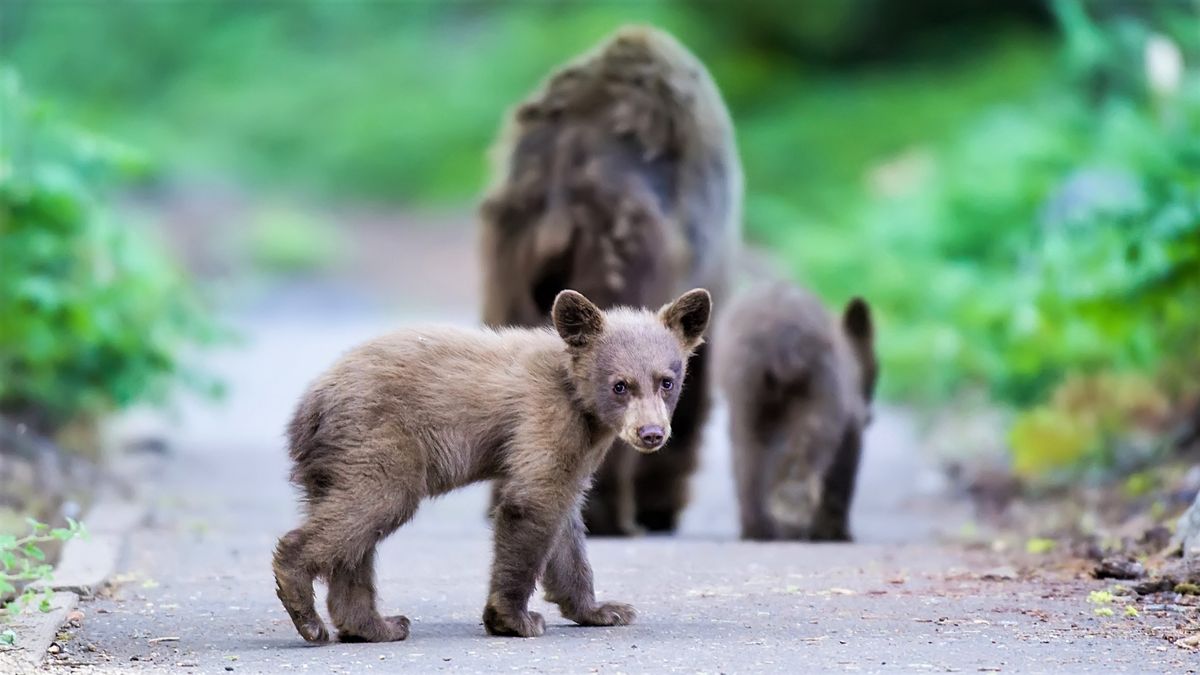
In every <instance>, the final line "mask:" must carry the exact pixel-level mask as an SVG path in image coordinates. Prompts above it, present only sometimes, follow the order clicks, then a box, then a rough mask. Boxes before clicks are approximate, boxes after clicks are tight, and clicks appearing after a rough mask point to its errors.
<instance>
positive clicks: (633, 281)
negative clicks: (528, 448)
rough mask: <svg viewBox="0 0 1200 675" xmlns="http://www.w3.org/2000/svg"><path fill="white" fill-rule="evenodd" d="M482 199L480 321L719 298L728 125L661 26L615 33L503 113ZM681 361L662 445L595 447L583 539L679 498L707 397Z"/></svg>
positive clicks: (696, 367)
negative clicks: (686, 297) (669, 428)
mask: <svg viewBox="0 0 1200 675" xmlns="http://www.w3.org/2000/svg"><path fill="white" fill-rule="evenodd" d="M493 160H494V164H495V168H494V171H493V175H494V183H493V185H492V187H491V188H490V189H489V192H488V195H487V197H486V199H485V201H484V202H483V205H482V208H481V238H482V241H481V248H482V254H483V269H484V275H483V276H484V282H485V288H484V307H483V319H484V322H485V323H486V324H488V325H490V326H494V327H498V326H506V325H520V326H540V325H544V324H545V323H546V321H547V319H548V318H549V313H550V304H551V301H552V300H553V299H554V297H555V294H556V293H558V292H559V291H560V290H562V289H564V288H572V289H575V290H578V291H580V292H582V293H584V294H585V295H587V296H588V297H589V298H590V299H592V300H593V301H595V302H596V303H597V304H598V305H599V306H600V307H614V306H621V305H626V306H631V307H657V306H659V305H661V304H662V303H664V302H666V301H667V300H669V299H670V298H671V297H673V296H674V295H675V294H677V293H679V292H681V291H682V290H684V289H686V288H691V287H694V286H703V287H706V288H708V289H709V290H710V291H711V292H712V293H713V296H714V298H715V299H716V300H717V302H718V303H719V302H720V299H721V297H722V295H723V293H724V290H725V286H726V281H727V277H728V274H729V267H730V261H731V260H732V259H733V256H734V254H735V249H736V246H737V243H738V240H739V229H740V223H739V219H740V211H741V192H742V174H741V166H740V164H739V161H738V158H737V154H736V150H735V146H734V138H733V127H732V124H731V123H730V120H729V114H728V112H727V111H726V109H725V105H724V103H723V102H722V100H721V96H720V94H719V93H718V91H717V88H716V86H715V85H714V84H713V81H712V78H711V77H709V75H708V72H707V71H706V70H705V68H704V66H703V65H701V64H700V62H699V61H697V60H696V58H695V57H694V56H692V55H691V54H690V53H689V52H688V51H687V50H686V49H684V48H683V47H682V46H681V45H680V44H679V43H678V42H676V41H675V40H674V39H673V38H672V37H670V36H669V35H667V34H665V33H662V32H660V31H657V30H654V29H650V28H643V27H627V28H624V29H622V30H620V31H618V32H617V33H616V34H615V35H614V36H612V37H611V38H609V39H608V40H606V41H605V42H603V43H602V44H601V45H600V46H599V47H598V48H596V49H595V50H594V51H592V52H590V53H588V54H585V55H583V56H582V57H580V58H579V59H577V60H576V61H574V62H572V63H569V64H567V65H566V66H564V67H562V68H561V69H559V70H558V71H557V72H555V73H554V74H553V75H551V76H550V77H549V79H547V80H546V82H545V83H543V85H542V86H541V87H540V88H539V89H538V90H537V91H536V92H534V93H533V94H532V95H531V96H530V97H529V98H528V99H527V100H526V101H525V102H523V103H521V104H520V105H519V106H517V107H516V109H515V110H514V111H513V112H512V113H511V114H510V115H509V116H508V118H507V119H506V121H505V126H504V129H503V130H502V132H501V134H500V139H499V141H498V142H497V144H496V146H495V148H494V150H493ZM706 360H707V356H706V354H705V352H704V351H703V350H701V351H700V352H699V353H697V354H696V355H695V357H694V358H693V359H692V372H691V375H690V377H689V378H688V384H689V386H688V389H687V391H685V392H684V394H683V400H682V401H681V402H680V404H679V409H678V410H677V411H676V416H675V431H676V433H675V435H674V436H673V437H672V440H671V443H670V444H669V445H668V446H667V447H666V448H664V449H663V451H662V452H659V453H656V454H655V455H638V454H637V453H635V452H633V451H632V450H631V449H630V448H629V447H627V446H626V445H624V444H622V443H618V444H617V446H616V447H615V448H614V449H613V451H612V452H610V453H609V456H608V459H607V461H606V463H605V465H604V467H603V469H602V470H601V472H600V473H599V474H598V476H597V479H596V485H595V487H594V488H593V490H592V492H591V495H590V496H589V500H588V507H587V510H586V511H585V517H586V521H587V527H588V531H589V532H591V533H593V534H609V535H615V534H631V533H633V532H635V531H637V529H638V527H637V525H636V524H635V521H636V523H640V524H641V526H643V527H647V528H649V529H652V530H671V529H673V528H674V526H675V521H676V518H677V516H678V514H679V511H680V510H681V509H682V508H683V506H684V504H685V503H686V500H687V489H686V488H687V485H686V481H687V477H688V475H689V474H690V473H691V472H692V471H693V469H694V467H695V464H696V450H697V445H698V441H699V432H700V428H701V426H702V425H703V422H704V417H705V414H706V411H707V407H708V392H707V389H708V385H707V370H708V369H707V368H706V367H705V361H706Z"/></svg>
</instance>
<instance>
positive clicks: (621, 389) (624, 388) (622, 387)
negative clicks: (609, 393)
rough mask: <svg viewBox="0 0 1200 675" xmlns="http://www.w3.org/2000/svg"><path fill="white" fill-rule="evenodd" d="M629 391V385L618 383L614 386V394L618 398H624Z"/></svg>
mask: <svg viewBox="0 0 1200 675" xmlns="http://www.w3.org/2000/svg"><path fill="white" fill-rule="evenodd" d="M628 391H629V385H627V384H625V383H624V382H618V383H616V384H614V385H613V393H614V394H616V395H617V396H624V395H625V393H626V392H628Z"/></svg>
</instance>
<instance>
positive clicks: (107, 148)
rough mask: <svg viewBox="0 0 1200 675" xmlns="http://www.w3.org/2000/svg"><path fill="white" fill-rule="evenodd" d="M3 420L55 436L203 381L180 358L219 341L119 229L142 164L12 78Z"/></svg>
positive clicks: (7, 76)
mask: <svg viewBox="0 0 1200 675" xmlns="http://www.w3.org/2000/svg"><path fill="white" fill-rule="evenodd" d="M0 110H2V111H3V116H4V117H3V123H4V124H3V128H2V130H0V131H2V133H0V260H3V261H4V263H3V265H0V316H2V317H4V320H3V321H2V322H0V373H3V375H2V376H0V413H10V414H15V415H17V416H19V417H21V418H24V419H27V420H30V421H33V422H34V423H35V424H37V425H38V426H42V427H44V428H45V429H47V430H53V429H55V428H57V427H58V426H59V425H61V424H64V423H66V422H69V421H71V420H72V419H75V418H76V417H78V416H81V415H82V416H87V415H90V414H95V413H99V412H103V411H106V410H109V409H112V408H114V407H120V406H125V405H129V404H131V403H134V402H137V401H140V400H145V399H154V398H156V397H158V396H160V395H161V394H162V393H163V391H164V390H165V387H166V385H167V384H169V383H170V381H171V380H172V378H173V377H176V376H185V377H191V378H192V381H194V382H196V383H200V380H199V379H196V378H195V377H194V376H192V375H190V374H188V373H186V372H185V369H184V368H182V366H181V365H180V362H179V354H178V351H179V349H180V348H181V347H183V346H184V345H186V344H188V343H189V342H196V341H202V340H204V339H207V338H208V337H210V335H211V330H210V328H209V327H208V326H207V324H206V323H205V322H204V320H203V318H202V317H203V314H202V312H201V311H200V309H199V307H198V306H197V304H196V302H195V300H194V299H193V298H192V296H191V295H190V294H189V292H188V290H187V289H186V288H185V286H184V285H183V283H182V281H181V279H180V278H179V277H178V275H177V274H176V273H175V271H174V270H173V269H171V267H170V266H169V265H167V263H166V262H165V261H164V259H163V257H162V256H161V255H160V254H159V252H158V251H157V250H156V249H155V248H154V247H153V246H151V245H150V244H149V243H148V242H147V241H146V239H145V235H144V234H142V233H138V232H136V231H134V230H132V229H131V228H129V227H127V226H123V225H120V224H117V223H115V222H113V221H112V220H110V219H109V218H108V217H107V215H106V213H105V209H104V207H103V204H102V201H101V197H100V195H101V193H102V190H103V188H104V187H105V186H106V185H107V184H108V182H109V181H110V180H112V179H113V178H115V177H117V176H120V175H124V174H128V173H129V172H131V171H135V170H137V169H138V168H139V167H140V166H141V165H142V163H141V162H140V160H139V159H138V158H137V156H136V155H135V154H134V153H132V152H131V151H129V150H128V149H126V148H123V147H121V146H118V145H116V144H114V143H112V142H110V141H107V140H106V139H103V138H100V137H97V136H94V135H91V134H87V133H85V132H83V131H81V130H78V129H74V128H70V127H68V126H66V125H65V124H63V123H61V122H59V121H57V120H56V119H55V117H54V115H53V114H52V113H51V111H50V110H49V109H48V108H46V107H45V106H44V105H42V104H39V103H38V102H36V101H34V100H32V99H30V98H29V97H28V96H26V95H25V94H24V93H23V92H22V90H21V88H20V85H19V83H18V81H17V78H16V76H15V75H14V74H13V73H11V72H9V71H3V70H0Z"/></svg>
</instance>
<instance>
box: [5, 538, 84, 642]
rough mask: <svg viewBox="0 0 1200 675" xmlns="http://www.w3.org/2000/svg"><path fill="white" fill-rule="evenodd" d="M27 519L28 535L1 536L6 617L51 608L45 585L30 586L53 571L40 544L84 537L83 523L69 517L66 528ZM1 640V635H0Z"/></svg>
mask: <svg viewBox="0 0 1200 675" xmlns="http://www.w3.org/2000/svg"><path fill="white" fill-rule="evenodd" d="M26 522H28V523H29V534H27V535H25V536H24V537H19V538H18V537H16V536H14V535H0V598H11V599H9V600H8V601H7V602H5V603H4V613H5V614H6V615H7V616H8V617H13V616H16V615H17V614H19V613H21V612H22V611H24V610H25V609H26V608H28V607H29V606H31V605H33V606H36V607H37V608H38V610H39V611H42V612H49V611H50V609H51V608H50V598H51V596H52V595H53V591H52V590H51V589H50V588H49V587H46V588H45V589H44V590H42V591H41V592H38V591H35V590H34V589H32V588H30V587H29V584H30V583H31V582H34V581H44V580H46V579H49V578H50V575H51V572H52V571H53V569H52V568H51V567H50V565H48V564H46V562H45V561H46V552H45V551H43V550H42V548H41V544H45V543H48V542H52V541H67V540H70V539H75V538H76V537H83V536H87V530H86V529H85V528H84V526H83V525H82V524H80V523H78V522H76V521H74V520H72V519H70V518H67V527H56V528H51V527H50V526H49V525H46V524H45V523H39V522H38V521H36V520H34V519H32V518H29V519H27V521H26ZM18 586H20V588H18ZM2 640H3V635H0V641H2Z"/></svg>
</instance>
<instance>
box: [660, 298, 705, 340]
mask: <svg viewBox="0 0 1200 675" xmlns="http://www.w3.org/2000/svg"><path fill="white" fill-rule="evenodd" d="M710 316H712V296H711V295H709V293H708V291H706V290H704V289H703V288H695V289H692V290H690V291H688V292H687V293H684V294H683V295H681V296H679V297H678V298H676V299H675V302H672V303H671V304H669V305H666V306H664V307H663V308H662V309H660V310H658V318H659V320H661V321H662V322H663V325H665V326H666V327H667V328H669V329H671V332H672V333H674V334H675V336H676V337H677V338H679V342H680V343H681V344H683V347H684V349H687V350H688V351H691V350H693V349H695V348H696V347H699V346H700V343H702V342H704V331H705V330H707V329H708V319H709V317H710Z"/></svg>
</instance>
